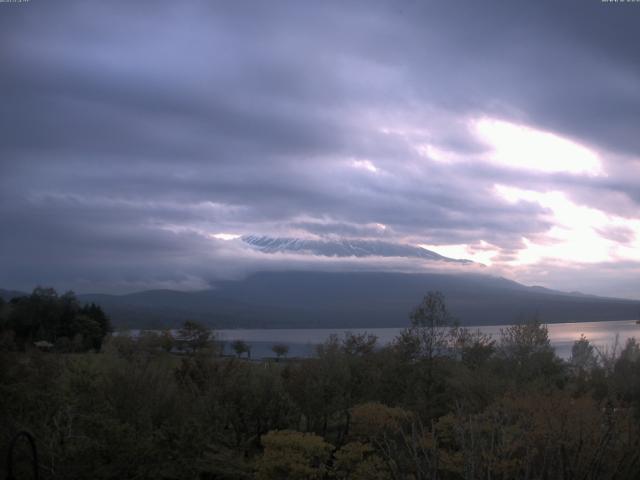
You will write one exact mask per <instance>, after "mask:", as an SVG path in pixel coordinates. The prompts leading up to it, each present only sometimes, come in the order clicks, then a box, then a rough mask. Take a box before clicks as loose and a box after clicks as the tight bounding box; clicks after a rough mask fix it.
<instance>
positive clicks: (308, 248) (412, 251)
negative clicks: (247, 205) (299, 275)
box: [242, 235, 473, 263]
mask: <svg viewBox="0 0 640 480" xmlns="http://www.w3.org/2000/svg"><path fill="white" fill-rule="evenodd" d="M242 241H243V242H244V243H246V244H247V245H250V246H252V247H254V248H255V249H257V250H260V251H261V252H264V253H276V252H283V253H310V254H313V255H320V256H323V257H406V258H422V259H425V260H435V261H441V262H457V263H473V262H472V261H471V260H465V259H455V258H449V257H445V256H443V255H440V254H439V253H436V252H433V251H431V250H427V249H426V248H422V247H417V246H413V245H406V244H402V243H392V242H383V241H379V240H310V239H300V238H286V237H284V238H283V237H268V236H263V235H245V236H243V237H242Z"/></svg>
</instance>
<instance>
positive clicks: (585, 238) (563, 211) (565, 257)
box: [495, 185, 640, 264]
mask: <svg viewBox="0 0 640 480" xmlns="http://www.w3.org/2000/svg"><path fill="white" fill-rule="evenodd" d="M495 193H496V194H497V195H498V196H500V197H502V198H504V199H505V200H506V201H508V202H510V203H517V202H519V201H522V200H524V201H529V202H536V203H538V204H539V205H541V206H543V207H545V208H547V209H549V212H550V213H549V220H550V221H551V222H553V223H554V226H553V227H552V228H551V229H550V230H549V231H548V232H547V233H546V234H545V235H544V237H541V238H535V239H531V238H523V241H524V243H525V245H526V248H524V249H522V250H520V251H519V252H518V258H517V259H516V260H515V261H514V264H532V263H536V262H539V261H540V260H542V259H557V260H562V261H566V262H580V263H597V262H608V261H616V260H636V261H640V219H628V218H622V217H619V216H616V215H608V214H606V213H604V212H602V211H600V210H596V209H593V208H589V207H585V206H582V205H577V204H575V203H574V202H572V201H571V200H569V199H568V198H567V197H566V195H565V194H564V193H562V192H557V191H552V192H536V191H532V190H523V189H519V188H514V187H508V186H504V185H496V186H495ZM615 229H625V230H628V231H629V232H631V235H630V238H629V241H628V242H626V243H625V242H620V241H616V240H613V239H610V238H607V237H606V236H605V235H603V234H602V232H605V231H607V230H615Z"/></svg>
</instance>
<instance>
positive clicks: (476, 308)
mask: <svg viewBox="0 0 640 480" xmlns="http://www.w3.org/2000/svg"><path fill="white" fill-rule="evenodd" d="M430 290H438V291H441V292H443V293H444V295H445V297H446V302H447V305H448V306H449V309H450V310H451V313H452V314H453V315H454V316H455V317H457V318H458V319H459V321H460V322H461V323H462V324H463V325H498V324H511V323H514V322H517V321H519V320H521V319H522V318H526V317H530V316H532V315H539V317H540V319H541V320H542V321H543V322H547V323H557V322H581V321H606V320H632V319H635V318H637V313H638V311H640V301H634V300H624V299H615V298H605V297H596V296H585V295H575V294H570V293H564V292H559V291H556V290H548V289H541V288H540V287H528V286H525V285H522V284H519V283H517V282H514V281H511V280H508V279H505V278H501V277H493V276H489V275H479V274H464V275H462V274H443V273H425V274H405V273H389V272H368V273H364V272H357V273H354V272H342V273H329V272H309V271H285V272H259V273H256V274H253V275H250V276H249V277H247V278H245V279H243V280H239V281H225V282H219V283H217V284H216V285H215V288H213V289H210V290H202V291H197V292H178V291H172V290H150V291H144V292H138V293H133V294H129V295H79V298H80V300H81V301H83V302H92V301H93V302H96V303H98V304H100V305H101V306H102V307H103V308H104V309H105V311H106V312H107V313H108V314H109V315H111V317H112V319H113V321H114V323H115V324H116V325H119V326H127V327H129V328H158V327H163V326H175V325H178V324H180V323H181V322H182V321H184V320H185V319H193V320H198V321H202V322H206V323H207V324H209V325H211V326H214V327H218V328H374V327H402V326H407V325H408V315H409V312H410V311H411V309H412V308H413V307H414V306H415V305H417V304H418V303H419V302H420V300H421V299H422V297H423V296H424V294H425V293H427V292H428V291H430Z"/></svg>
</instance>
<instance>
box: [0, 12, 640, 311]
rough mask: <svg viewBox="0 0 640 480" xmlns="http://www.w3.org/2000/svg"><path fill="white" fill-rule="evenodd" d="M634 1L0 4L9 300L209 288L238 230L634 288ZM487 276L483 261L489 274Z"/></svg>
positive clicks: (638, 170) (295, 264)
mask: <svg viewBox="0 0 640 480" xmlns="http://www.w3.org/2000/svg"><path fill="white" fill-rule="evenodd" d="M638 25H640V3H633V2H629V3H622V2H620V3H607V2H605V3H603V2H601V1H600V0H581V1H532V0H529V1H509V2H504V1H496V2H490V1H437V2H436V1H433V2H432V1H397V0H394V1H389V2H375V1H366V2H356V1H349V2H344V1H339V2H338V1H336V2H329V1H313V2H311V1H304V2H303V1H291V2H286V1H280V0H278V1H251V2H242V1H236V0H234V1H226V2H214V1H206V2H205V1H188V2H186V1H185V2H183V1H171V2H167V1H156V0H154V1H153V2H150V1H140V0H137V1H126V2H125V1H88V0H82V1H55V2H52V1H44V0H30V1H29V2H27V3H0V225H1V230H0V288H20V289H30V288H32V287H33V286H34V285H35V284H39V283H40V284H46V285H53V286H55V287H57V288H59V289H67V288H73V289H75V290H76V291H80V292H87V291H110V292H125V291H133V290H140V289H144V288H156V287H167V288H180V289H190V288H206V287H207V285H209V284H210V283H211V282H212V281H215V280H216V279H219V278H229V277H233V278H236V277H238V276H241V275H243V274H246V273H249V272H251V271H255V270H258V269H266V268H331V269H336V268H344V269H352V268H358V269H360V268H373V269H385V268H389V269H396V270H397V269H400V270H403V269H406V270H409V271H420V270H421V269H423V268H424V269H428V268H433V266H432V265H427V264H424V265H423V264H421V263H417V261H415V260H414V261H411V262H408V261H406V260H401V259H389V258H387V259H378V258H370V259H358V260H357V261H356V260H355V259H327V258H325V259H318V258H310V257H305V256H302V255H283V254H273V255H268V254H263V253H259V252H253V251H250V250H248V249H247V248H246V247H243V246H242V244H241V242H239V241H236V240H229V239H232V238H235V237H236V236H238V235H243V234H264V235H272V236H299V237H305V238H306V237H309V238H370V239H384V240H385V241H390V242H398V243H406V244H411V245H422V246H425V247H426V248H429V249H432V250H434V251H436V252H438V253H441V254H443V255H448V256H453V257H458V258H469V259H471V260H475V261H476V262H478V263H482V264H484V265H486V267H484V268H483V271H486V272H487V273H492V274H496V275H504V276H507V277H509V278H512V279H514V280H518V281H521V282H524V283H527V284H539V285H545V286H548V287H552V288H560V289H562V290H581V291H584V292H587V293H596V294H606V295H616V296H623V297H634V298H640V56H639V53H638V52H639V50H638V47H639V45H640V28H638ZM472 268H473V267H472Z"/></svg>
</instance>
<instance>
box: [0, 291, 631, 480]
mask: <svg viewBox="0 0 640 480" xmlns="http://www.w3.org/2000/svg"><path fill="white" fill-rule="evenodd" d="M417 300H419V299H417ZM541 320H543V319H537V318H531V319H529V320H527V321H524V322H522V323H520V324H516V325H512V326H508V327H505V328H504V329H503V330H502V331H501V334H500V336H498V337H496V338H491V337H489V336H486V335H483V334H482V333H481V332H479V331H477V330H476V331H473V330H471V329H467V328H461V327H459V326H457V325H456V323H455V321H454V319H453V318H452V317H451V316H450V314H449V312H448V309H447V306H446V303H445V299H444V297H443V296H442V295H441V294H439V293H437V292H429V293H427V294H426V295H425V296H424V298H423V299H422V301H420V302H419V303H418V305H417V306H416V308H415V309H414V310H413V311H412V312H411V314H410V316H409V318H408V321H407V328H406V329H404V330H402V331H401V332H400V333H399V335H398V337H397V338H396V339H395V340H394V341H393V342H391V343H390V344H387V345H379V344H378V342H377V338H376V337H375V336H372V335H367V334H348V333H347V334H344V335H343V336H332V337H330V338H329V339H328V340H327V341H325V342H324V343H323V344H321V345H319V346H318V347H317V349H316V352H315V355H314V356H313V357H311V358H305V359H291V358H287V351H286V348H285V347H286V346H282V345H280V346H278V345H274V349H273V351H274V358H272V359H268V360H263V361H258V362H256V361H251V362H250V361H247V359H248V358H249V356H250V352H248V351H246V349H245V348H246V343H244V342H241V341H240V342H238V343H237V344H236V345H234V346H233V348H234V351H235V355H233V356H223V355H222V351H221V348H220V342H218V341H217V339H216V337H215V333H214V332H212V331H211V330H210V329H208V328H206V327H204V326H203V325H200V324H198V323H196V322H185V324H184V325H183V327H182V328H181V329H180V330H179V331H178V332H177V333H175V334H171V333H169V332H168V331H165V332H147V333H143V334H141V335H138V336H136V337H131V336H126V335H117V336H114V335H111V334H110V331H111V325H110V322H109V319H108V318H107V316H106V315H104V312H102V309H101V308H100V307H99V306H98V305H80V304H79V303H78V302H77V299H75V297H74V295H73V294H65V295H61V296H59V295H58V294H57V293H55V291H53V290H50V289H36V290H35V291H34V292H33V294H31V295H29V296H24V297H18V298H15V299H13V300H10V301H9V302H1V303H0V443H1V446H2V448H3V449H8V447H9V444H10V442H11V440H12V439H13V438H14V437H15V435H16V434H17V433H18V432H20V431H28V432H30V433H31V434H32V435H33V437H34V439H35V444H36V446H37V450H38V463H37V468H38V471H39V474H40V478H45V479H94V478H95V479H129V478H131V479H167V480H168V479H252V478H256V479H362V480H364V479H394V480H395V479H407V480H408V479H412V480H426V479H442V480H447V479H465V480H467V479H469V480H471V479H489V478H490V479H503V480H507V479H567V480H568V479H635V478H638V472H639V471H640V344H638V343H637V342H636V341H635V339H630V340H628V341H627V342H626V343H625V344H624V345H611V346H610V347H609V348H606V349H602V348H595V347H594V346H593V345H591V344H590V342H589V340H588V339H587V338H581V339H580V340H578V341H576V342H575V344H574V345H573V348H572V354H571V358H570V359H569V360H562V359H560V358H559V357H557V356H556V354H555V353H554V350H553V348H552V347H551V345H550V342H549V336H548V331H547V328H546V327H545V325H544V324H543V323H541ZM3 453H5V454H6V453H7V452H6V450H5V451H4V452H3ZM3 458H6V455H5V456H3ZM12 458H13V460H12V468H13V474H14V476H15V478H31V477H30V476H29V475H31V472H30V468H31V467H32V465H31V464H32V460H31V455H30V453H29V450H28V448H27V444H26V443H23V442H22V441H19V442H18V443H17V444H16V448H15V451H14V452H13V456H12ZM2 468H3V469H5V470H3V471H0V478H4V477H5V476H6V475H7V471H6V469H7V466H6V465H4V464H3V465H2ZM19 475H23V476H22V477H21V476H19Z"/></svg>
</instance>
